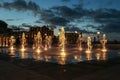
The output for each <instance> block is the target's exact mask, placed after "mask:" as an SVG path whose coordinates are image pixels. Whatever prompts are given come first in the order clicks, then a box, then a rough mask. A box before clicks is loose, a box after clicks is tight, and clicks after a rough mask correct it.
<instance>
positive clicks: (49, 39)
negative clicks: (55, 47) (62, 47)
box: [48, 36, 52, 48]
mask: <svg viewBox="0 0 120 80" xmlns="http://www.w3.org/2000/svg"><path fill="white" fill-rule="evenodd" d="M51 45H52V37H51V36H48V46H49V48H51Z"/></svg>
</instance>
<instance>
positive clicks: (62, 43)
mask: <svg viewBox="0 0 120 80" xmlns="http://www.w3.org/2000/svg"><path fill="white" fill-rule="evenodd" d="M59 47H60V48H61V51H65V30H64V28H63V27H62V28H61V31H60V34H59Z"/></svg>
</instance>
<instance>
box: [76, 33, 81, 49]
mask: <svg viewBox="0 0 120 80" xmlns="http://www.w3.org/2000/svg"><path fill="white" fill-rule="evenodd" d="M77 44H78V48H79V50H80V51H81V50H82V35H81V34H79V36H78V39H77Z"/></svg>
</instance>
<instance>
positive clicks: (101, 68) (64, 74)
mask: <svg viewBox="0 0 120 80" xmlns="http://www.w3.org/2000/svg"><path fill="white" fill-rule="evenodd" d="M119 74H120V58H116V59H114V60H112V59H111V60H108V61H88V62H80V63H74V64H67V65H59V64H55V63H46V62H41V61H34V60H31V59H26V60H20V59H11V58H9V57H7V59H1V60H0V80H120V76H119Z"/></svg>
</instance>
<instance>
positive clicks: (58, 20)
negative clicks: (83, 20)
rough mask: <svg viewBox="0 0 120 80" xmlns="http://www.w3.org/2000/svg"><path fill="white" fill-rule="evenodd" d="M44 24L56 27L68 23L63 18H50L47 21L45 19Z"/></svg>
mask: <svg viewBox="0 0 120 80" xmlns="http://www.w3.org/2000/svg"><path fill="white" fill-rule="evenodd" d="M45 22H46V23H48V24H50V25H57V26H65V25H67V24H68V23H69V21H68V20H66V19H65V18H63V17H51V18H49V19H46V21H45Z"/></svg>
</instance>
